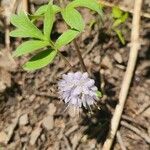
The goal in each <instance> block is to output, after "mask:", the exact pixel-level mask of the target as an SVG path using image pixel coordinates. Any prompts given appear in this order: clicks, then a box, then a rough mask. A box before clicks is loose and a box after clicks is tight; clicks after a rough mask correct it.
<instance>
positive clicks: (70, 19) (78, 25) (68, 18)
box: [61, 7, 85, 32]
mask: <svg viewBox="0 0 150 150" xmlns="http://www.w3.org/2000/svg"><path fill="white" fill-rule="evenodd" d="M61 14H62V17H63V19H64V20H65V22H66V23H67V24H68V25H69V26H70V27H71V28H74V29H76V30H78V31H80V32H81V31H83V30H84V27H85V25H84V21H83V18H82V16H81V14H80V13H79V12H78V11H77V10H76V9H74V8H70V7H66V8H65V9H64V10H63V11H61Z"/></svg>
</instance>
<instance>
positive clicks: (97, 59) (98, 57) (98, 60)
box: [94, 55, 100, 64]
mask: <svg viewBox="0 0 150 150" xmlns="http://www.w3.org/2000/svg"><path fill="white" fill-rule="evenodd" d="M94 62H95V63H96V64H99V63H100V55H97V56H96V57H95V58H94Z"/></svg>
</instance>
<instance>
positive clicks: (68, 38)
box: [55, 30, 80, 49]
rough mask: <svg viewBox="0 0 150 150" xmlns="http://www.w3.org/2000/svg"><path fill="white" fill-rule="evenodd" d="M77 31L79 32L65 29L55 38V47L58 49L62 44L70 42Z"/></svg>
mask: <svg viewBox="0 0 150 150" xmlns="http://www.w3.org/2000/svg"><path fill="white" fill-rule="evenodd" d="M79 33H80V32H79V31H76V30H67V31H66V32H64V33H63V34H62V35H61V36H60V37H59V38H58V39H57V41H56V43H55V47H56V48H57V49H59V48H61V47H62V46H64V45H66V44H68V43H70V42H71V41H72V40H73V39H74V38H75V37H76V36H77V35H78V34H79Z"/></svg>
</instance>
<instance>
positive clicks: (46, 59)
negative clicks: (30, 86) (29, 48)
mask: <svg viewBox="0 0 150 150" xmlns="http://www.w3.org/2000/svg"><path fill="white" fill-rule="evenodd" d="M56 55H57V51H56V50H52V49H47V50H44V51H42V52H39V53H38V54H37V55H35V56H33V57H32V58H31V59H30V60H29V61H28V62H27V63H26V64H24V65H23V69H25V70H28V71H34V70H36V69H40V68H43V67H45V66H47V65H48V64H49V63H52V61H53V60H54V58H55V57H56Z"/></svg>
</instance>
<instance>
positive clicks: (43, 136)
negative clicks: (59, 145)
mask: <svg viewBox="0 0 150 150" xmlns="http://www.w3.org/2000/svg"><path fill="white" fill-rule="evenodd" d="M41 140H42V142H45V140H46V137H45V134H42V135H41Z"/></svg>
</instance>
